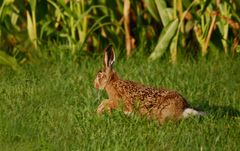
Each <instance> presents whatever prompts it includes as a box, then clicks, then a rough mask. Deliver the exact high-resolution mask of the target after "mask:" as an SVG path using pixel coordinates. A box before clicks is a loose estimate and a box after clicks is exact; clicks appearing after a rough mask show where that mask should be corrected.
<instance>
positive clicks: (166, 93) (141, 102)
mask: <svg viewBox="0 0 240 151" xmlns="http://www.w3.org/2000/svg"><path fill="white" fill-rule="evenodd" d="M104 53H105V58H104V68H103V69H102V70H101V71H100V72H98V74H97V76H96V78H95V80H94V85H95V87H96V88H97V89H104V90H105V91H106V92H107V94H108V99H105V100H103V101H102V102H101V103H100V105H99V106H98V109H97V112H98V113H99V114H102V113H103V112H104V111H108V112H109V113H111V112H112V110H113V109H115V108H118V107H119V106H120V105H122V106H123V107H121V108H122V109H123V112H124V113H126V114H131V113H132V112H133V111H134V110H136V111H137V112H139V113H140V115H142V116H145V117H149V118H153V119H156V120H158V121H159V122H160V123H163V122H164V121H166V120H179V119H182V118H185V117H187V116H188V115H190V114H193V115H201V114H198V113H200V112H198V111H196V110H193V109H190V108H189V105H188V103H187V101H186V99H185V98H184V97H183V96H182V95H181V94H179V93H178V92H176V91H174V90H168V89H164V88H152V87H148V86H144V85H142V84H138V83H135V82H132V81H128V80H122V79H121V78H119V76H118V75H117V73H116V72H115V71H114V70H112V64H113V63H114V59H115V57H114V56H115V55H114V50H113V49H112V48H111V47H107V49H105V51H104ZM109 55H110V56H109Z"/></svg>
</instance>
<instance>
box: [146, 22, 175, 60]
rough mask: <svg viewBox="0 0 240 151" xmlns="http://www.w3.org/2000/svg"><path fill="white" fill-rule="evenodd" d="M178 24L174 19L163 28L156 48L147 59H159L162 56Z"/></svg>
mask: <svg viewBox="0 0 240 151" xmlns="http://www.w3.org/2000/svg"><path fill="white" fill-rule="evenodd" d="M178 23H179V21H178V19H175V20H173V21H171V22H170V23H169V24H168V25H166V27H164V28H163V30H162V32H161V35H160V37H159V40H158V43H157V46H156V47H155V49H154V51H153V52H152V53H151V55H150V57H149V59H150V60H155V59H157V58H160V57H161V56H162V55H163V54H164V52H165V51H166V49H167V48H168V46H169V44H170V42H171V40H172V38H173V37H174V35H175V33H176V31H177V28H178Z"/></svg>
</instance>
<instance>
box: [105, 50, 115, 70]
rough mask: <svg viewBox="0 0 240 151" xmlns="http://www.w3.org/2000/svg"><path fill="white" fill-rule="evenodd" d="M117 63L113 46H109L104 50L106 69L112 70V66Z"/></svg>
mask: <svg viewBox="0 0 240 151" xmlns="http://www.w3.org/2000/svg"><path fill="white" fill-rule="evenodd" d="M114 62H115V53H114V50H113V47H112V45H108V46H107V47H106V48H105V50H104V68H105V69H106V68H110V69H112V65H113V63H114Z"/></svg>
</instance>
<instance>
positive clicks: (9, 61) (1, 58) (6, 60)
mask: <svg viewBox="0 0 240 151" xmlns="http://www.w3.org/2000/svg"><path fill="white" fill-rule="evenodd" d="M0 64H2V65H9V66H11V67H12V69H13V70H17V69H18V68H19V66H18V64H17V60H16V59H15V58H14V57H11V56H9V55H8V54H6V53H5V52H4V51H1V50H0Z"/></svg>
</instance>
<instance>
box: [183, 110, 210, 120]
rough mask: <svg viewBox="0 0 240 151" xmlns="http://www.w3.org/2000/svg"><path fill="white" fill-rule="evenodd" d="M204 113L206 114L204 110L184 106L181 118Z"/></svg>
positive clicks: (203, 114)
mask: <svg viewBox="0 0 240 151" xmlns="http://www.w3.org/2000/svg"><path fill="white" fill-rule="evenodd" d="M205 115H206V113H205V112H201V111H197V110H195V109H192V108H186V109H185V110H184V111H183V114H182V117H183V118H188V117H190V116H205Z"/></svg>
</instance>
